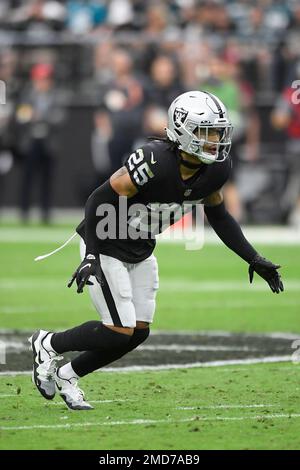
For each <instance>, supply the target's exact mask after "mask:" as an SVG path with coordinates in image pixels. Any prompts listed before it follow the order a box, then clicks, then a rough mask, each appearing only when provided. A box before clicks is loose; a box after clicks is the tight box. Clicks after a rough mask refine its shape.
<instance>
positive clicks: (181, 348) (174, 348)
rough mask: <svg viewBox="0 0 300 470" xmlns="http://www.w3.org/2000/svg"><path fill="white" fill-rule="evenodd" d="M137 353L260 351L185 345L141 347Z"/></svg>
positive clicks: (255, 350) (239, 347)
mask: <svg viewBox="0 0 300 470" xmlns="http://www.w3.org/2000/svg"><path fill="white" fill-rule="evenodd" d="M136 351H177V352H180V351H247V352H248V351H251V352H257V351H260V349H257V348H249V347H248V346H196V345H195V346H193V345H183V344H149V345H145V346H139V347H138V348H137V349H136Z"/></svg>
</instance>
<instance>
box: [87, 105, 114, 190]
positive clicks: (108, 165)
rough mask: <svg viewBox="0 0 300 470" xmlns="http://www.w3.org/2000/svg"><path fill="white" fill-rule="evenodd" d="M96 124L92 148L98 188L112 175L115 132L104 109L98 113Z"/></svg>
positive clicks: (95, 119)
mask: <svg viewBox="0 0 300 470" xmlns="http://www.w3.org/2000/svg"><path fill="white" fill-rule="evenodd" d="M94 124H95V128H94V131H93V134H92V141H91V148H92V161H93V166H94V169H95V171H96V177H95V183H94V186H95V187H97V186H99V185H100V184H102V183H103V182H104V181H105V180H106V179H107V178H108V177H109V176H110V175H111V174H112V161H111V157H110V142H111V138H112V132H113V130H112V124H111V120H110V119H109V116H108V113H107V112H106V111H105V110H104V109H99V110H98V111H96V113H95V116H94Z"/></svg>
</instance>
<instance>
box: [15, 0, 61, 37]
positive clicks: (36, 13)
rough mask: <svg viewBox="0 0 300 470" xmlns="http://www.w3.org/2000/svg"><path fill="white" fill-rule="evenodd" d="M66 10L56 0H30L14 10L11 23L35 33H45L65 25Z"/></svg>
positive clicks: (20, 28) (17, 27)
mask: <svg viewBox="0 0 300 470" xmlns="http://www.w3.org/2000/svg"><path fill="white" fill-rule="evenodd" d="M65 17H66V10H65V7H64V5H63V4H62V3H61V2H58V1H55V0H51V1H50V0H49V1H48V0H29V1H26V2H25V3H24V2H22V3H21V6H19V7H17V8H15V9H13V10H12V12H11V15H10V21H11V25H12V26H13V27H14V28H16V29H19V30H22V31H27V32H28V33H31V34H34V35H43V34H46V33H48V32H51V31H55V30H61V29H62V28H63V27H64V22H65Z"/></svg>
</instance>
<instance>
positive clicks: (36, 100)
mask: <svg viewBox="0 0 300 470" xmlns="http://www.w3.org/2000/svg"><path fill="white" fill-rule="evenodd" d="M53 72H54V70H53V66H52V65H51V64H46V63H45V64H42V63H40V64H37V65H34V66H33V67H32V69H31V84H30V86H29V87H28V88H27V89H25V90H24V93H23V95H22V96H21V98H20V101H19V103H18V105H17V108H16V116H15V119H16V126H17V140H18V145H19V153H20V154H21V156H22V159H23V174H22V185H21V215H22V219H23V221H25V222H26V221H27V220H28V217H29V209H30V205H31V202H30V197H31V193H32V189H33V182H34V180H35V179H36V178H37V177H38V178H39V180H40V181H39V182H40V198H39V202H40V206H41V210H42V214H41V216H42V221H43V222H45V223H47V222H49V218H50V208H51V196H52V194H51V193H52V182H53V176H54V157H55V155H56V153H57V150H58V145H59V142H58V139H57V137H58V135H57V132H58V128H59V126H60V125H61V123H62V122H63V119H64V117H65V114H64V107H63V103H62V100H61V97H60V96H59V93H58V91H57V90H56V89H55V87H54V81H53Z"/></svg>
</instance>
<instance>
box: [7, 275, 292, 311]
mask: <svg viewBox="0 0 300 470" xmlns="http://www.w3.org/2000/svg"><path fill="white" fill-rule="evenodd" d="M66 283H67V280H66V279H65V278H62V279H49V278H48V279H41V278H35V277H32V278H27V279H16V278H3V279H1V280H0V289H6V290H10V289H18V290H27V289H33V288H36V286H37V285H38V286H39V288H41V289H43V288H44V289H57V288H63V287H64V286H66ZM159 289H160V291H166V292H178V291H180V292H216V291H218V292H221V291H234V292H235V291H239V292H251V291H258V292H260V291H261V292H264V291H269V287H268V285H267V284H266V283H265V282H261V281H258V280H257V281H256V282H255V284H253V285H251V286H250V285H249V283H248V282H247V281H246V280H243V281H241V280H238V279H237V280H235V279H232V280H230V281H201V280H199V281H195V280H187V279H186V278H185V279H179V278H175V279H161V280H160V288H159ZM285 289H286V291H298V292H300V281H299V279H290V280H287V281H285ZM280 299H282V301H283V302H284V301H285V298H284V297H283V296H282V297H278V300H280ZM239 302H240V301H239ZM226 303H228V302H227V301H226V302H225V304H226ZM216 305H219V302H217V303H216Z"/></svg>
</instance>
